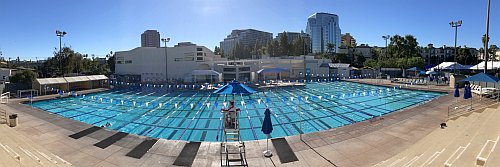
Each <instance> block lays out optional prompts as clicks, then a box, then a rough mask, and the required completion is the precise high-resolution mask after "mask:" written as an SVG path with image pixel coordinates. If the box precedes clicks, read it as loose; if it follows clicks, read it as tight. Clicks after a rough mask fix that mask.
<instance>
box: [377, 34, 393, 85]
mask: <svg viewBox="0 0 500 167" xmlns="http://www.w3.org/2000/svg"><path fill="white" fill-rule="evenodd" d="M382 38H383V39H384V40H385V52H384V54H385V57H386V58H387V51H388V50H389V48H388V47H387V40H389V39H391V36H390V35H384V36H382ZM378 69H379V72H378V74H379V75H380V79H382V74H381V70H382V66H380V64H379V68H378Z"/></svg>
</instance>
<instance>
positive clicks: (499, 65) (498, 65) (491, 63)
mask: <svg viewBox="0 0 500 167" xmlns="http://www.w3.org/2000/svg"><path fill="white" fill-rule="evenodd" d="M487 63H488V64H487V65H488V67H487V68H488V70H493V69H498V68H500V61H488V62H487ZM484 64H485V61H482V62H481V63H479V64H477V65H475V66H472V67H470V68H469V69H471V70H484Z"/></svg>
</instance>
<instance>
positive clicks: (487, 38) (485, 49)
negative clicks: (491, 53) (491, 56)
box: [484, 0, 493, 73]
mask: <svg viewBox="0 0 500 167" xmlns="http://www.w3.org/2000/svg"><path fill="white" fill-rule="evenodd" d="M489 33H490V0H488V10H487V13H486V36H485V38H486V39H485V42H484V59H485V62H484V73H486V70H487V69H488V67H487V66H488V65H487V64H488V42H489V40H490V35H489ZM491 69H493V66H491Z"/></svg>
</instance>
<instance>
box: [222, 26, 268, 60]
mask: <svg viewBox="0 0 500 167" xmlns="http://www.w3.org/2000/svg"><path fill="white" fill-rule="evenodd" d="M272 39H273V34H272V33H269V32H264V31H259V30H255V29H243V30H233V31H231V34H229V35H228V36H227V37H226V38H224V41H222V42H220V48H221V49H222V50H224V56H226V57H227V56H231V54H232V50H233V48H234V47H235V46H236V44H237V43H239V44H240V45H243V46H244V47H249V48H253V47H254V46H255V43H257V41H258V42H259V43H260V44H261V45H265V44H267V42H268V41H271V40H272Z"/></svg>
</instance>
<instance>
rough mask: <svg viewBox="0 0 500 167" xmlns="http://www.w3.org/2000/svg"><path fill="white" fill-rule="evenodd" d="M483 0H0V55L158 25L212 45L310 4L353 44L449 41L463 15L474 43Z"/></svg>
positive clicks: (119, 38)
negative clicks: (334, 20)
mask: <svg viewBox="0 0 500 167" xmlns="http://www.w3.org/2000/svg"><path fill="white" fill-rule="evenodd" d="M486 6H487V0H377V1H374V0H277V1H270V0H141V1H138V0H84V1H77V0H44V1H40V0H2V1H1V2H0V49H1V51H2V52H3V57H6V58H8V57H11V58H13V59H14V58H16V57H17V56H19V57H20V58H21V59H33V60H34V59H35V57H38V59H44V58H46V57H49V56H52V55H53V52H54V50H55V49H54V48H56V47H59V40H58V38H57V37H56V35H55V30H64V31H66V32H68V34H67V35H66V36H65V37H64V38H63V44H65V45H67V46H71V47H72V48H73V49H74V50H76V51H78V52H80V53H87V54H96V55H101V56H102V55H105V54H107V53H109V52H110V51H123V50H130V49H133V48H135V47H137V46H140V34H141V33H142V32H143V31H144V30H146V29H157V30H158V31H160V33H161V35H162V37H170V38H171V42H169V43H168V45H169V46H173V45H174V44H176V43H177V42H183V41H191V42H193V43H196V44H198V45H204V46H207V47H208V48H210V49H213V48H214V46H216V45H219V42H220V41H221V40H223V39H224V37H225V36H226V35H228V34H229V33H230V32H231V30H233V29H244V28H254V29H258V30H263V31H268V32H272V33H273V36H276V34H277V33H278V32H283V31H297V32H298V31H300V30H305V26H306V22H307V17H308V16H310V15H311V14H313V13H315V12H329V13H335V14H337V15H339V18H340V27H341V29H342V33H345V32H349V33H351V34H352V35H353V36H354V37H355V38H356V40H357V41H358V44H361V43H367V44H369V45H371V46H374V45H378V46H383V45H385V42H384V40H382V38H381V36H382V35H387V34H389V35H394V34H400V35H405V34H413V35H414V36H416V37H417V39H418V42H419V43H420V45H427V44H428V43H433V44H434V45H435V46H442V45H448V46H452V45H453V40H454V36H453V35H454V30H453V29H452V28H451V27H450V25H449V24H448V23H449V22H450V21H452V20H454V21H456V20H459V19H462V20H463V25H462V27H460V28H459V36H458V45H467V46H471V47H477V48H479V47H481V46H482V44H481V36H482V34H484V33H485V29H486V26H485V20H486V19H485V17H486ZM498 7H500V4H498V1H493V2H492V4H491V16H490V38H491V41H490V42H491V43H493V44H500V39H499V38H500V32H498V30H500V23H499V22H498V20H500V18H499V17H500V15H499V14H500V11H499V10H500V9H499V8H498Z"/></svg>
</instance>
